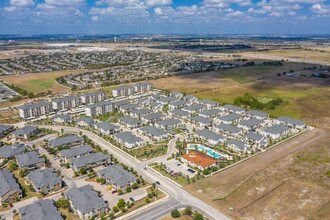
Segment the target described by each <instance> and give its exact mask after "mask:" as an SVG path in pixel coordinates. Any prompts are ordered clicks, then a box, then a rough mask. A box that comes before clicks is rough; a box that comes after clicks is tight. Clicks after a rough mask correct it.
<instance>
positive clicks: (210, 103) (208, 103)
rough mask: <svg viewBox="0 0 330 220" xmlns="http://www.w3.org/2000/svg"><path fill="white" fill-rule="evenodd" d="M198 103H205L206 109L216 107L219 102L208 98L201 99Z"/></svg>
mask: <svg viewBox="0 0 330 220" xmlns="http://www.w3.org/2000/svg"><path fill="white" fill-rule="evenodd" d="M199 103H201V104H203V105H206V108H207V109H211V108H216V107H218V106H219V103H217V102H215V101H212V100H209V99H202V100H200V101H199Z"/></svg>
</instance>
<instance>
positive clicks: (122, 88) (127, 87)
mask: <svg viewBox="0 0 330 220" xmlns="http://www.w3.org/2000/svg"><path fill="white" fill-rule="evenodd" d="M126 89H133V86H128V85H122V86H118V87H117V88H114V89H112V90H117V91H118V90H126Z"/></svg>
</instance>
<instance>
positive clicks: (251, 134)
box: [246, 131, 265, 141]
mask: <svg viewBox="0 0 330 220" xmlns="http://www.w3.org/2000/svg"><path fill="white" fill-rule="evenodd" d="M246 138H248V139H251V140H253V141H261V140H262V139H263V138H265V137H264V136H262V135H261V134H258V133H256V132H253V131H249V132H248V133H247V134H246Z"/></svg>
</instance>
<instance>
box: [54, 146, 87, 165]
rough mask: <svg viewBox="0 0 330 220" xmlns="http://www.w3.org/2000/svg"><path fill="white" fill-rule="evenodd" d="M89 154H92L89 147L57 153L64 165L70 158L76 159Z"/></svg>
mask: <svg viewBox="0 0 330 220" xmlns="http://www.w3.org/2000/svg"><path fill="white" fill-rule="evenodd" d="M91 153H93V149H92V148H91V146H89V145H81V146H78V147H73V148H70V149H63V150H61V151H60V152H59V156H60V157H61V158H62V159H63V160H64V162H65V163H67V162H69V160H70V159H71V158H78V157H81V156H84V155H86V154H91Z"/></svg>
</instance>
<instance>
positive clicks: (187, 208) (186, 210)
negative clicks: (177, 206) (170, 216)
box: [184, 206, 193, 215]
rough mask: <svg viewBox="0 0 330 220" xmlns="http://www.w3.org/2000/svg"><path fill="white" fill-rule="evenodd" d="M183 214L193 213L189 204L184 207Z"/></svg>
mask: <svg viewBox="0 0 330 220" xmlns="http://www.w3.org/2000/svg"><path fill="white" fill-rule="evenodd" d="M184 214H185V215H192V214H193V211H192V209H191V207H190V206H187V207H186V208H185V209H184Z"/></svg>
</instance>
